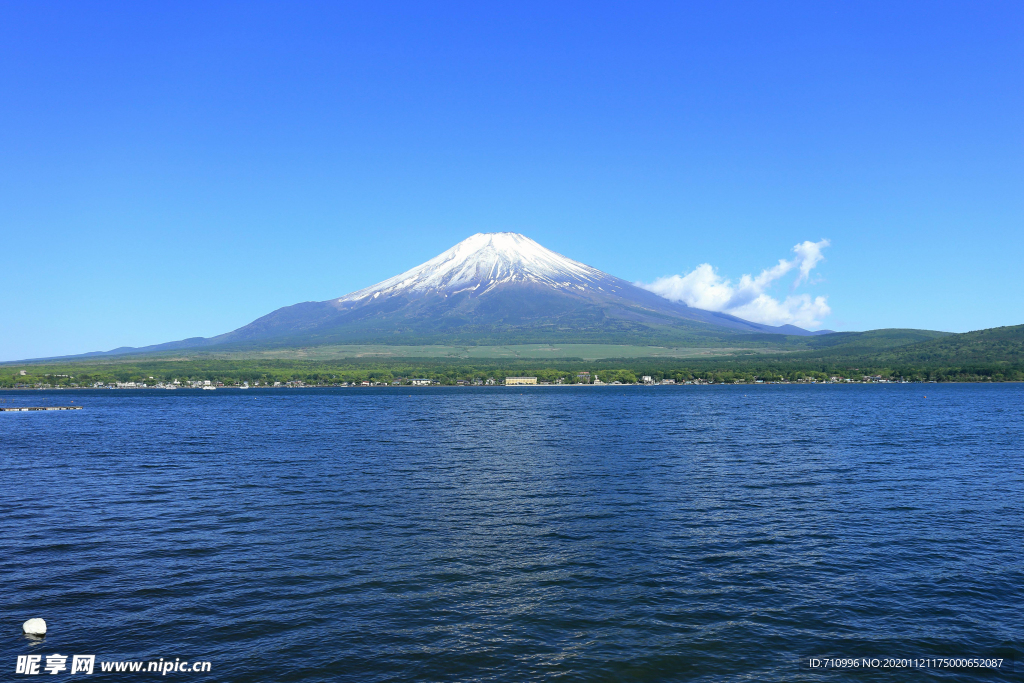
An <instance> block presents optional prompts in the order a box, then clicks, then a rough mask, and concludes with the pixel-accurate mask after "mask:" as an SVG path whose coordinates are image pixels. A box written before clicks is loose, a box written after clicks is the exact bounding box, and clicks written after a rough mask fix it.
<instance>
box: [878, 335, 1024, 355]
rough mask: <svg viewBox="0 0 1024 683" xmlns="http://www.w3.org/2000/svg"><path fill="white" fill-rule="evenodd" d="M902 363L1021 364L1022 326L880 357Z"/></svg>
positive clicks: (933, 342)
mask: <svg viewBox="0 0 1024 683" xmlns="http://www.w3.org/2000/svg"><path fill="white" fill-rule="evenodd" d="M880 355H881V356H882V357H883V358H892V359H893V360H895V361H898V362H903V363H918V364H935V363H943V364H947V363H955V364H962V363H1011V364H1019V363H1024V325H1012V326H1009V327H993V328H990V329H987V330H977V331H976V332H964V333H963V334H951V335H947V336H944V337H941V338H939V339H933V340H931V341H926V342H920V343H917V344H909V345H906V346H900V347H897V348H893V349H890V350H888V351H887V352H885V353H882V354H880Z"/></svg>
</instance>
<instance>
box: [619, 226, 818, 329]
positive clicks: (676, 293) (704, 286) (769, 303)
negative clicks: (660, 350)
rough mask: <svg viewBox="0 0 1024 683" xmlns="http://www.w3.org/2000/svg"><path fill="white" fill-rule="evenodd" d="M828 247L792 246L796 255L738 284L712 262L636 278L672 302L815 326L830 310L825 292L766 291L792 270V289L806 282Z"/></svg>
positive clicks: (772, 321)
mask: <svg viewBox="0 0 1024 683" xmlns="http://www.w3.org/2000/svg"><path fill="white" fill-rule="evenodd" d="M827 246H829V241H828V240H821V241H820V242H810V241H807V242H801V243H800V244H798V245H796V246H795V247H793V253H794V254H796V256H795V257H794V258H792V259H789V260H786V259H779V262H778V263H777V264H776V265H774V266H772V267H771V268H766V269H765V270H763V271H761V274H760V275H758V276H757V277H752V276H750V275H744V276H743V277H741V278H740V279H739V282H737V283H736V284H733V282H732V280H729V279H726V278H724V277H722V276H721V275H719V274H718V272H717V271H716V270H715V269H714V267H712V265H711V264H710V263H702V264H700V265H699V266H697V267H696V268H694V269H693V270H692V271H690V272H689V273H686V274H685V275H670V276H668V277H660V278H658V279H657V280H655V281H654V282H652V283H650V284H644V283H643V282H638V283H637V285H639V286H640V287H643V288H644V289H648V290H650V291H652V292H654V293H655V294H658V295H660V296H663V297H665V298H666V299H669V300H670V301H680V302H682V303H685V304H686V305H687V306H693V307H694V308H703V309H705V310H708V311H722V312H725V313H729V314H730V315H735V316H737V317H739V318H743V319H744V320H750V321H753V322H757V323H764V324H766V325H786V324H789V325H796V326H798V327H818V326H820V325H821V320H822V318H824V317H825V316H827V315H828V314H829V313H831V312H832V309H830V308H829V307H828V297H824V296H817V297H814V298H811V295H810V294H793V293H791V294H790V295H789V296H787V297H786V298H785V299H784V300H782V301H780V300H778V299H776V298H774V297H772V296H770V295H769V294H768V293H767V291H768V289H769V288H770V287H771V286H772V285H773V284H774V283H775V282H776V281H777V280H778V279H779V278H781V277H782V276H784V275H785V274H786V273H788V272H790V271H792V270H794V269H796V270H797V276H796V279H795V280H794V281H793V289H796V287H797V286H798V285H800V284H803V283H805V282H809V280H810V275H811V271H812V270H814V268H815V267H816V266H817V265H818V264H819V263H820V262H821V261H822V260H823V259H824V258H825V256H824V254H822V250H823V249H824V248H825V247H827Z"/></svg>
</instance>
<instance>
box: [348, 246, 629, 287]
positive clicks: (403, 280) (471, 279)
mask: <svg viewBox="0 0 1024 683" xmlns="http://www.w3.org/2000/svg"><path fill="white" fill-rule="evenodd" d="M609 279H611V278H609V276H608V275H605V274H604V273H602V272H601V271H599V270H597V269H596V268H591V267H590V266H587V265H584V264H582V263H580V262H578V261H573V260H572V259H570V258H566V257H565V256H562V255H561V254H557V253H555V252H553V251H551V250H550V249H546V248H544V247H542V246H541V245H539V244H537V243H536V242H534V241H533V240H531V239H530V238H529V237H526V236H525V235H520V234H519V233H515V232H491V233H477V234H476V235H473V236H472V237H469V238H467V239H465V240H463V241H461V242H459V243H458V244H456V245H455V246H454V247H452V248H451V249H449V250H447V251H445V252H443V253H441V254H439V255H438V256H436V257H434V258H432V259H430V260H429V261H427V262H426V263H424V264H422V265H419V266H416V267H415V268H412V269H411V270H407V271H406V272H404V273H402V274H401V275H396V276H395V277H392V278H389V279H387V280H384V281H383V282H379V283H377V284H375V285H373V286H372V287H366V288H365V289H360V290H359V291H356V292H352V293H351V294H348V295H346V296H343V297H341V298H340V299H337V300H336V301H337V303H347V302H355V301H361V300H365V299H369V298H378V297H388V296H393V295H395V294H409V295H424V294H431V293H437V294H444V295H451V294H457V293H459V292H465V291H467V290H472V291H473V293H474V294H477V295H481V294H486V293H487V292H488V291H491V290H492V289H494V288H496V287H498V286H500V285H504V284H510V283H522V284H526V283H536V284H542V285H546V286H549V287H554V288H558V289H568V288H573V289H586V288H588V287H595V288H596V287H598V282H607V281H608V280H609Z"/></svg>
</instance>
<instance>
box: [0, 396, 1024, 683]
mask: <svg viewBox="0 0 1024 683" xmlns="http://www.w3.org/2000/svg"><path fill="white" fill-rule="evenodd" d="M0 399H2V400H5V401H6V403H5V404H4V405H7V406H10V405H18V404H21V405H47V404H49V405H70V404H71V401H74V404H75V405H82V406H83V407H84V410H81V411H70V412H46V413H42V412H37V413H0V466H2V473H3V479H2V484H0V519H2V523H0V586H2V597H3V600H2V604H3V606H2V609H0V616H2V623H0V668H2V669H3V670H6V671H8V672H11V673H10V676H11V678H23V679H25V680H32V679H29V678H27V677H16V676H15V675H14V673H13V672H14V671H15V661H16V659H17V656H18V655H30V654H38V655H43V656H44V659H43V665H45V655H50V654H53V653H60V654H63V655H74V654H93V655H95V656H96V660H97V664H96V669H95V673H94V674H93V676H92V677H91V678H86V679H85V680H125V678H126V677H127V678H129V679H130V678H138V676H139V675H142V676H143V677H145V675H143V674H136V675H135V676H132V675H131V674H126V673H121V674H114V673H110V674H102V673H100V671H99V668H100V665H99V663H98V662H101V661H115V660H139V661H143V660H144V661H152V660H159V659H160V658H163V659H164V660H165V661H173V660H175V659H176V658H177V659H181V660H188V661H190V662H192V661H209V662H211V672H210V673H206V674H203V673H173V672H172V673H169V674H167V678H168V679H171V678H173V679H178V680H216V681H262V680H266V681H361V682H367V681H684V680H685V681H726V680H730V681H731V680H737V678H738V677H741V676H742V677H744V678H745V679H746V680H757V681H801V680H811V681H836V680H872V681H877V680H910V679H912V680H957V681H961V680H1008V679H1014V680H1016V677H1019V676H1020V675H1021V673H1020V672H1021V671H1022V667H1024V664H1021V663H1020V662H1019V661H1018V663H1017V664H1016V673H1011V672H1010V666H1012V665H1010V664H1004V667H1003V669H1002V670H1001V671H1002V673H993V672H986V671H979V670H973V671H967V670H958V671H948V670H947V671H943V670H940V669H930V670H928V671H918V672H907V671H905V670H904V671H899V672H888V673H886V672H884V671H882V672H879V671H871V672H866V671H852V672H842V671H836V670H812V669H810V668H809V666H808V661H809V658H811V657H857V658H862V657H868V658H871V657H877V658H885V657H900V658H913V657H923V656H947V657H966V656H970V657H988V656H994V657H1002V658H1004V659H1005V660H1007V662H1009V661H1010V660H1015V659H1017V660H1019V658H1020V656H1021V650H1022V645H1024V643H1022V627H1024V562H1022V552H1021V550H1022V547H1024V543H1022V535H1024V531H1022V530H1024V386H1022V385H1018V384H1005V385H934V384H931V385H894V386H884V385H874V386H872V385H855V386H842V385H829V386H820V385H819V386H747V387H742V386H731V387H725V386H716V387H646V388H645V387H622V388H619V387H577V388H561V387H528V388H514V389H513V388H430V389H427V388H416V389H390V388H388V389H385V388H381V389H332V390H268V391H261V390H249V391H241V390H218V391H215V392H213V391H207V392H202V391H183V390H179V391H155V390H154V391H131V390H126V391H62V392H58V391H47V392H26V391H17V392H16V391H8V392H0ZM30 617H42V618H44V619H46V621H47V623H48V625H49V633H48V635H47V636H46V638H45V639H44V640H42V641H34V640H30V639H28V638H27V637H25V636H23V635H22V634H21V623H22V621H24V620H25V619H28V618H30ZM70 663H71V659H70V658H69V659H68V665H69V669H70ZM43 675H46V674H45V673H44V674H43ZM61 675H62V676H67V675H70V674H69V671H63V672H61ZM153 675H155V674H149V677H150V678H152V676H153ZM75 676H77V674H76V675H75ZM5 680H7V679H6V678H5Z"/></svg>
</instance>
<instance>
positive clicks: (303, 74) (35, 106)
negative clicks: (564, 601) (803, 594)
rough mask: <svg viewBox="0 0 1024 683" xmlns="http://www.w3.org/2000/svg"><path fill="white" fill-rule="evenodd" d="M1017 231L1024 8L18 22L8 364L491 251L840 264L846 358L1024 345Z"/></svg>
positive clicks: (153, 335) (9, 67)
mask: <svg viewBox="0 0 1024 683" xmlns="http://www.w3.org/2000/svg"><path fill="white" fill-rule="evenodd" d="M1022 219H1024V3H1020V2H1016V1H1015V2H985V3H966V2H959V3H943V2H910V3H901V2H892V1H886V2H877V3H871V2H860V1H858V2H845V3H841V2H822V1H814V2H805V3H785V2H778V3H761V2H746V3H704V2H701V3H692V4H686V3H665V4H658V3H626V2H622V3H615V4H613V3H594V2H586V3H578V4H572V3H552V2H543V3H535V4H528V3H524V2H515V3H504V4H503V5H499V4H498V3H479V2H472V3H471V2H466V3H461V4H453V3H400V4H387V3H367V2H361V3H351V4H348V5H346V4H342V3H324V4H317V3H311V2H309V3H292V2H288V3H284V2H282V3H254V2H239V3H234V4H229V3H209V2H203V3H183V2H179V3H169V2H168V3H156V2H144V3H138V2H136V3H120V4H119V3H113V2H110V3H66V2H52V3H46V2H35V1H33V2H24V3H14V2H3V3H0V243H2V247H3V261H2V263H3V265H2V269H0V273H2V275H3V284H4V286H3V294H2V296H0V320H2V323H0V359H8V360H9V359H16V358H26V357H40V356H49V355H55V354H64V353H78V352H84V351H92V350H105V349H109V348H113V347H117V346H121V345H131V346H138V345H144V344H151V343H159V342H164V341H169V340H173V339H180V338H184V337H190V336H209V335H214V334H218V333H221V332H225V331H228V330H231V329H234V328H236V327H238V326H240V325H243V324H245V323H248V322H250V321H251V320H253V319H255V318H257V317H259V316H260V315H263V314H265V313H267V312H269V311H271V310H273V309H275V308H278V307H280V306H285V305H289V304H293V303H296V302H299V301H309V300H323V299H327V298H331V297H335V296H340V295H342V294H345V293H347V292H349V291H352V290H355V289H358V288H361V287H364V286H367V285H369V284H372V283H374V282H376V281H379V280H382V279H384V278H386V277H389V276H391V275H394V274H397V273H398V272H400V271H401V270H404V269H406V268H409V267H411V266H414V265H417V264H419V263H421V262H422V261H425V260H427V259H428V258H430V257H433V256H434V255H436V254H437V253H439V252H440V251H442V250H444V249H446V248H448V247H449V246H451V245H453V244H454V243H456V242H458V241H459V240H461V239H464V238H465V237H467V236H469V235H471V234H473V233H475V232H480V231H495V230H511V231H516V232H522V233H525V234H527V235H528V236H530V237H532V238H534V239H536V240H537V241H539V242H540V243H541V244H543V245H545V246H547V247H549V248H551V249H554V250H556V251H558V252H561V253H564V254H566V255H567V256H570V257H572V258H575V259H577V260H580V261H583V262H585V263H588V264H590V265H593V266H595V267H597V268H600V269H602V270H605V271H607V272H609V273H612V274H614V275H617V276H619V277H623V278H625V279H628V280H631V281H644V282H651V281H653V280H655V279H656V278H658V277H664V276H669V275H674V274H685V273H688V272H690V271H692V270H693V269H694V268H696V267H697V266H698V265H700V264H702V263H710V264H711V265H712V266H714V268H716V269H717V270H718V272H719V274H720V275H722V276H723V277H727V278H731V279H733V280H736V279H738V278H739V277H740V276H741V275H743V274H747V273H749V274H753V275H756V274H757V273H759V272H761V270H762V269H764V268H767V267H770V266H772V265H773V264H775V263H777V261H778V259H780V258H789V257H790V256H791V255H792V254H791V252H790V250H791V248H792V247H793V246H794V245H795V244H797V243H802V242H804V241H807V240H810V241H815V242H816V241H819V240H822V239H828V240H830V242H831V246H829V247H828V248H827V249H825V250H824V252H823V253H824V256H825V260H824V261H822V262H821V263H820V264H818V266H817V268H816V269H815V271H814V278H812V280H811V283H810V284H807V283H805V284H804V285H802V287H801V290H800V291H805V292H808V293H810V294H811V295H813V296H827V297H828V299H827V300H828V305H829V306H830V307H831V310H832V314H831V315H830V316H829V317H828V318H827V319H825V321H824V326H825V327H828V328H831V329H872V328H879V327H920V328H932V329H942V330H951V331H965V330H970V329H978V328H983V327H992V326H998V325H1011V324H1019V323H1024V302H1022V296H1021V294H1022V284H1024V277H1022V270H1024V269H1022V268H1021V255H1022V254H1024V224H1022V223H1024V220H1022ZM787 286H788V285H787V284H786V283H784V282H781V281H780V282H779V283H778V286H777V287H776V289H775V291H774V292H773V295H774V296H777V297H780V298H781V297H784V296H786V294H787V289H786V288H787Z"/></svg>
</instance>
